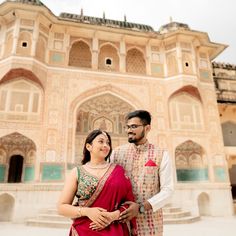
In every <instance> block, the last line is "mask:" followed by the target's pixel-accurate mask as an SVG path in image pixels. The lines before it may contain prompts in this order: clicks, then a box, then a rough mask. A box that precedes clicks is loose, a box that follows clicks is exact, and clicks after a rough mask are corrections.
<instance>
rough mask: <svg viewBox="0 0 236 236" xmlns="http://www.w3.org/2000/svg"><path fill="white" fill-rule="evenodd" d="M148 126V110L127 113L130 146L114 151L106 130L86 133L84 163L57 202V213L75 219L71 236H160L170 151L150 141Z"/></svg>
mask: <svg viewBox="0 0 236 236" xmlns="http://www.w3.org/2000/svg"><path fill="white" fill-rule="evenodd" d="M150 129H151V115H150V113H149V112H148V111H145V110H136V111H133V112H131V113H129V114H128V115H127V117H126V132H127V134H128V141H129V144H126V145H123V146H120V147H118V148H116V149H115V150H114V151H113V152H112V146H111V138H110V136H109V134H108V133H107V132H105V131H101V130H94V131H92V132H91V133H90V134H89V135H88V137H87V139H86V141H85V146H84V150H83V160H82V165H81V166H78V167H77V168H74V169H73V170H72V171H71V173H70V175H69V177H68V178H67V180H66V182H65V185H64V188H63V190H62V193H61V196H60V198H59V202H58V212H59V214H61V215H64V216H66V217H69V218H73V219H74V222H73V224H72V227H71V230H70V236H77V235H78V236H90V235H91V236H96V235H98V236H103V235H104V236H116V235H117V236H128V235H137V236H156V235H157V236H161V235H162V231H163V219H162V210H161V208H162V207H163V206H164V205H165V203H166V200H168V199H169V197H170V196H171V194H172V192H173V178H172V168H171V160H170V157H169V155H168V153H167V151H166V150H163V149H160V148H158V147H156V146H154V145H153V144H150V143H149V142H148V140H147V134H148V132H149V131H150ZM110 155H111V160H112V161H111V162H110ZM75 196H76V197H77V198H78V201H77V202H76V204H75V205H72V204H73V200H74V197H75Z"/></svg>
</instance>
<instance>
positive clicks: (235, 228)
mask: <svg viewBox="0 0 236 236" xmlns="http://www.w3.org/2000/svg"><path fill="white" fill-rule="evenodd" d="M68 232H69V229H54V228H41V227H33V226H26V225H22V224H11V223H3V222H2V223H0V235H1V236H13V235H17V236H25V235H32V236H46V235H50V236H66V235H68ZM222 235H225V236H235V235H236V216H232V217H202V218H201V220H200V221H198V222H195V223H191V224H177V225H165V226H164V236H222Z"/></svg>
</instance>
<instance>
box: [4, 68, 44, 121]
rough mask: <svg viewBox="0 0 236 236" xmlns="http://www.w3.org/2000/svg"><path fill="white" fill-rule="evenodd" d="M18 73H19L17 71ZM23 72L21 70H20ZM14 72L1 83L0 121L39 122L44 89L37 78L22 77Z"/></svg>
mask: <svg viewBox="0 0 236 236" xmlns="http://www.w3.org/2000/svg"><path fill="white" fill-rule="evenodd" d="M16 72H17V71H16ZM20 72H21V70H20ZM21 74H23V75H24V73H19V74H17V75H18V76H17V75H15V74H14V72H9V76H6V77H4V78H3V80H2V81H1V83H0V119H2V120H30V121H35V122H36V121H39V120H40V113H41V110H42V108H41V103H42V98H43V90H42V87H41V86H39V85H40V84H39V82H38V81H37V83H36V82H35V80H36V78H35V77H32V74H30V75H31V77H30V79H28V77H21V76H20V75H21ZM32 80H33V81H32Z"/></svg>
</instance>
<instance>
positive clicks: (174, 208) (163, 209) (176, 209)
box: [162, 207, 182, 213]
mask: <svg viewBox="0 0 236 236" xmlns="http://www.w3.org/2000/svg"><path fill="white" fill-rule="evenodd" d="M162 211H163V213H166V212H179V211H182V210H181V208H180V207H163V208H162Z"/></svg>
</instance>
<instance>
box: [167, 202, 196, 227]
mask: <svg viewBox="0 0 236 236" xmlns="http://www.w3.org/2000/svg"><path fill="white" fill-rule="evenodd" d="M198 220H200V216H193V215H191V212H190V211H184V210H182V209H181V208H180V207H173V206H170V205H167V206H165V207H164V208H163V222H164V224H165V225H166V224H188V223H193V222H196V221H198Z"/></svg>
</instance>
